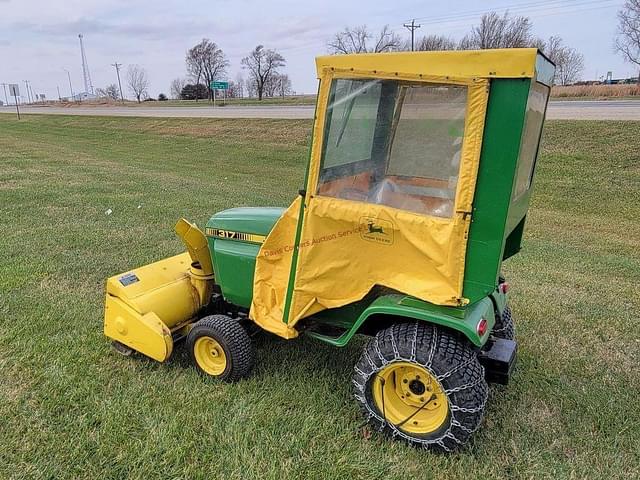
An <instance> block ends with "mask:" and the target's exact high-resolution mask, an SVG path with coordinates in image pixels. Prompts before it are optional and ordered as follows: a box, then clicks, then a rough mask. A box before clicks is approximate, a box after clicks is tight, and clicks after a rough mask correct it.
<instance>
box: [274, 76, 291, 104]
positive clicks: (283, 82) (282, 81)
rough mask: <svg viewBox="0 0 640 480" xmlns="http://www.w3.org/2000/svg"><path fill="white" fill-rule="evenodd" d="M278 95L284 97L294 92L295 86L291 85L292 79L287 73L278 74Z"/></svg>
mask: <svg viewBox="0 0 640 480" xmlns="http://www.w3.org/2000/svg"><path fill="white" fill-rule="evenodd" d="M277 93H278V95H280V96H281V97H282V98H284V97H285V96H287V95H291V94H292V93H293V88H292V85H291V79H290V78H289V75H287V74H284V73H283V74H281V75H278V92H277Z"/></svg>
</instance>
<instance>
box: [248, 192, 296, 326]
mask: <svg viewBox="0 0 640 480" xmlns="http://www.w3.org/2000/svg"><path fill="white" fill-rule="evenodd" d="M301 202H302V197H297V198H296V200H295V201H294V202H293V203H292V204H291V205H290V206H289V208H287V210H285V212H284V213H283V214H282V217H280V219H279V220H278V221H277V222H276V224H275V225H274V227H273V229H272V230H271V232H270V233H269V235H268V236H267V239H266V240H265V241H264V243H263V244H262V246H261V247H260V251H259V252H258V257H257V258H256V270H255V275H254V279H253V299H252V301H251V309H250V311H249V317H250V318H251V319H252V320H254V321H255V322H256V323H257V324H258V325H260V326H261V327H262V328H264V329H265V330H268V331H269V332H271V333H275V334H276V335H279V336H281V337H284V338H294V337H296V336H298V332H297V331H296V330H295V329H293V328H289V327H288V326H287V325H286V324H285V323H284V322H283V321H282V318H283V310H284V303H285V297H286V295H287V284H288V282H289V271H290V269H291V259H292V257H293V250H294V241H295V235H296V226H297V224H298V215H299V212H300V203H301Z"/></svg>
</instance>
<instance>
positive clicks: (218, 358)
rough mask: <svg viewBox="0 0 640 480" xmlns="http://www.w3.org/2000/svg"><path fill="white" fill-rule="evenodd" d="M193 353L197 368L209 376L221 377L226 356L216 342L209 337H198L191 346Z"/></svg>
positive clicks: (225, 363) (225, 366)
mask: <svg viewBox="0 0 640 480" xmlns="http://www.w3.org/2000/svg"><path fill="white" fill-rule="evenodd" d="M193 353H194V356H195V358H196V362H198V366H199V367H200V368H201V369H202V370H203V371H204V372H205V373H208V374H209V375H214V376H218V375H222V373H223V372H224V370H225V368H227V356H226V355H225V353H224V350H223V349H222V346H221V345H220V344H219V343H218V341H217V340H215V339H213V338H211V337H200V338H198V339H197V340H196V343H195V345H194V346H193Z"/></svg>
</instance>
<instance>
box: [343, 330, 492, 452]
mask: <svg viewBox="0 0 640 480" xmlns="http://www.w3.org/2000/svg"><path fill="white" fill-rule="evenodd" d="M418 324H419V322H415V325H416V326H415V330H414V337H413V340H412V356H414V355H415V353H416V346H417V335H418V328H419V326H418ZM388 331H390V337H391V345H392V349H393V353H394V358H393V359H392V360H387V359H386V357H385V356H384V355H383V354H382V351H381V350H380V346H379V341H380V337H381V335H382V334H383V333H384V332H385V331H384V330H383V331H380V332H378V333H377V334H376V336H375V338H374V339H372V340H371V344H373V348H374V350H375V351H376V354H377V356H378V357H379V359H380V361H381V363H382V366H381V368H379V369H378V367H377V366H376V365H375V364H374V363H373V361H372V359H371V357H370V356H369V351H368V350H369V349H368V348H367V347H365V350H364V353H363V355H364V356H365V357H366V359H367V363H368V364H369V366H370V367H371V371H370V372H363V371H362V370H360V369H359V368H358V367H357V366H356V367H354V370H355V372H356V373H357V374H358V375H359V376H360V377H362V378H363V379H364V383H363V384H360V383H358V382H356V381H355V379H354V380H352V384H353V386H354V388H355V390H356V391H355V392H354V397H355V398H356V399H357V400H358V401H359V402H360V403H361V405H363V406H364V407H365V408H366V410H367V412H366V421H367V423H369V422H370V421H371V419H372V418H375V419H376V420H378V423H379V424H380V426H379V427H378V428H377V431H378V432H382V431H383V430H384V428H385V427H386V426H387V425H388V426H389V427H390V429H391V435H392V438H395V437H401V438H403V439H404V440H406V441H407V442H409V443H411V444H416V443H417V444H420V445H421V446H422V447H423V448H429V447H431V446H433V445H438V446H439V447H440V448H442V450H444V451H445V452H451V451H452V449H451V448H450V447H448V446H447V445H445V443H444V441H445V440H446V439H451V440H453V441H454V442H455V443H456V444H458V445H462V444H463V442H462V441H461V440H460V439H458V438H457V437H456V436H455V435H454V434H453V433H452V432H451V427H456V428H459V429H461V430H463V431H464V432H466V433H468V434H473V433H474V432H475V431H476V430H478V428H479V427H480V424H481V421H478V422H477V424H476V425H475V426H474V427H473V428H469V427H466V426H465V425H463V424H462V423H461V422H460V421H459V420H458V418H456V416H455V414H454V412H460V413H469V414H475V413H479V412H482V411H484V409H485V407H486V404H487V399H488V397H489V391H488V388H485V389H484V390H485V391H484V395H483V399H482V403H481V404H480V405H478V406H477V407H475V408H465V407H459V406H457V405H451V402H450V401H449V396H448V395H449V393H455V392H458V391H462V390H465V389H468V388H472V387H475V386H478V385H479V384H480V383H482V381H483V380H484V367H482V365H480V368H481V370H482V375H481V376H480V377H479V380H477V381H476V382H473V383H468V384H464V385H461V386H459V387H455V388H452V389H449V390H445V391H444V393H445V394H447V403H448V404H449V410H450V412H451V421H450V427H449V428H448V429H447V430H446V432H445V433H444V434H443V435H441V436H440V437H438V438H436V439H419V438H415V437H411V436H409V435H407V434H405V433H404V432H402V431H401V430H399V429H398V428H397V427H396V425H395V424H393V423H392V422H388V421H387V419H386V418H383V417H382V416H380V415H378V414H377V413H376V412H375V411H373V410H372V409H371V407H370V406H369V402H367V399H366V392H365V389H366V386H367V384H368V383H369V381H370V379H371V377H372V376H374V375H376V376H377V371H379V370H382V368H384V367H385V366H387V365H389V364H391V363H394V362H397V361H406V359H404V358H402V357H401V356H400V353H399V352H398V348H397V344H396V341H395V337H394V332H393V327H392V328H390V329H388ZM437 332H438V329H437V328H433V333H432V335H431V344H430V351H429V357H428V360H427V362H425V363H420V362H418V361H417V360H415V359H414V360H413V361H414V362H415V363H416V364H417V365H420V366H421V367H423V368H425V369H426V370H427V372H429V374H430V375H432V376H433V377H434V378H436V379H438V381H440V378H442V379H446V378H448V377H449V376H450V375H452V374H453V373H454V372H455V371H457V370H459V369H460V368H462V367H463V366H468V365H470V364H471V363H472V362H473V360H474V358H473V357H472V358H471V359H470V360H468V361H467V362H465V363H464V364H461V365H457V366H456V367H454V368H452V369H451V370H449V371H448V372H445V373H444V374H442V375H440V376H438V375H436V374H435V372H434V371H433V370H432V368H431V363H432V362H433V357H434V355H435V350H436V346H437V341H438V334H437Z"/></svg>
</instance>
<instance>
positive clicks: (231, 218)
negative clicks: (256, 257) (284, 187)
mask: <svg viewBox="0 0 640 480" xmlns="http://www.w3.org/2000/svg"><path fill="white" fill-rule="evenodd" d="M282 212H284V208H279V207H240V208H230V209H228V210H223V211H221V212H218V213H216V214H215V215H213V216H212V217H211V218H210V219H209V221H208V222H207V228H206V230H207V231H206V234H207V236H215V237H223V238H235V239H238V240H243V239H242V238H240V237H239V236H235V235H234V234H239V233H243V234H253V235H256V236H261V237H266V236H267V235H268V234H269V232H270V231H271V229H272V228H273V226H274V225H275V223H276V222H277V221H278V219H279V218H280V216H281V215H282ZM223 232H224V233H226V234H224V235H220V233H223ZM260 243H262V242H260Z"/></svg>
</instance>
